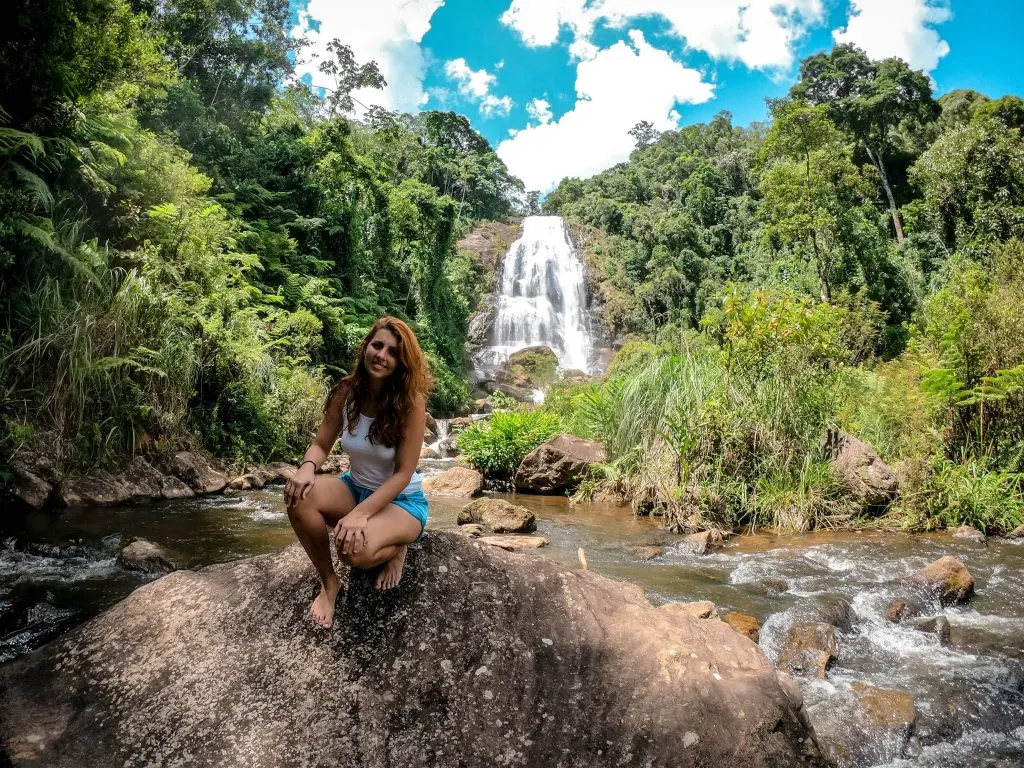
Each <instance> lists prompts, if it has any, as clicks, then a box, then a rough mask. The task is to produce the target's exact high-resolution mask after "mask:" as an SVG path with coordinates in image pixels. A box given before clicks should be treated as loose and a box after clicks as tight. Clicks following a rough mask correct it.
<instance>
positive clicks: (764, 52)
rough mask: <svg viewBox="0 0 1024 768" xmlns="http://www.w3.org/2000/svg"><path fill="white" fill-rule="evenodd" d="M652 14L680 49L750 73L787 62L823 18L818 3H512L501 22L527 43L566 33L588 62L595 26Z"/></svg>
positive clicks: (788, 0) (574, 50)
mask: <svg viewBox="0 0 1024 768" xmlns="http://www.w3.org/2000/svg"><path fill="white" fill-rule="evenodd" d="M651 16H656V17H660V18H662V19H663V20H665V21H667V22H668V26H669V31H670V32H671V33H672V34H673V35H675V36H676V37H679V38H681V39H683V40H685V41H686V45H687V46H689V47H690V48H693V49H695V50H700V51H703V52H704V53H707V54H708V55H709V56H711V57H712V58H716V59H724V60H726V61H739V62H742V63H743V64H745V65H747V66H748V67H751V68H755V69H781V68H787V67H789V66H791V65H792V64H793V47H794V44H795V43H796V41H797V40H798V39H799V38H800V37H801V36H802V35H803V34H804V32H805V31H806V29H807V27H808V26H809V25H810V24H813V23H816V22H820V21H821V20H822V18H823V16H824V7H823V3H822V0H593V1H592V2H588V0H512V3H511V5H510V6H509V7H508V9H507V10H506V11H505V13H504V14H502V17H501V20H502V22H504V23H505V24H506V25H508V26H510V27H512V28H513V29H514V30H516V32H518V33H519V36H520V37H521V38H522V39H523V42H525V43H526V44H527V45H531V46H546V45H552V44H553V43H555V42H556V41H557V40H558V37H559V34H560V33H561V31H562V30H563V28H564V29H568V30H569V32H570V34H571V36H572V38H573V40H572V43H571V45H570V52H571V53H572V55H573V56H574V57H575V58H577V59H581V60H587V59H590V58H593V56H594V55H596V53H597V49H596V48H595V47H594V45H593V43H592V42H591V41H590V36H591V34H592V33H593V31H594V28H595V26H596V25H597V24H599V23H604V24H606V25H607V26H611V27H623V26H626V25H627V24H628V23H629V22H630V21H631V20H634V19H639V18H643V17H651Z"/></svg>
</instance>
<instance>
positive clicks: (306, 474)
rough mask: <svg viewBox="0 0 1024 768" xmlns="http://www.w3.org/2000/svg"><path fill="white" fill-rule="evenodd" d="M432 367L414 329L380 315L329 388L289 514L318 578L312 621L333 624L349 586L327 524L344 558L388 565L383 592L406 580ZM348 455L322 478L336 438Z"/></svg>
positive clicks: (417, 518) (290, 488)
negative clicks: (341, 466)
mask: <svg viewBox="0 0 1024 768" xmlns="http://www.w3.org/2000/svg"><path fill="white" fill-rule="evenodd" d="M429 387H430V371H429V369H428V367H427V363H426V359H425V358H424V355H423V352H422V351H421V350H420V345H419V342H418V341H417V340H416V336H415V335H414V334H413V332H412V329H411V328H409V326H408V325H406V324H405V323H403V322H402V321H401V320H398V319H396V318H394V317H382V318H381V319H380V320H378V321H377V322H376V323H375V324H374V326H373V328H371V329H370V332H369V333H368V334H367V335H366V338H364V339H363V342H362V344H361V345H360V347H359V357H358V360H357V363H356V365H355V369H354V370H353V371H352V373H350V374H349V375H348V376H345V377H344V378H343V379H341V380H340V381H339V382H338V383H337V384H336V385H335V386H334V389H333V390H331V393H330V395H329V396H328V398H327V404H326V405H325V406H324V420H323V422H322V423H321V424H320V427H319V429H317V432H316V437H315V438H314V440H313V443H312V445H310V446H309V448H308V449H307V450H306V454H305V456H303V461H302V464H300V465H299V470H298V472H296V473H295V475H294V476H293V477H292V478H291V479H290V480H289V481H288V482H287V483H285V489H284V498H285V504H286V505H287V506H288V518H289V520H291V523H292V528H294V529H295V534H296V536H298V538H299V541H300V542H302V546H303V548H304V549H305V550H306V554H307V555H309V559H310V560H312V561H313V566H314V567H315V568H316V570H317V573H319V574H320V582H321V585H322V586H321V589H320V594H319V595H317V596H316V598H315V599H314V600H313V604H312V605H311V606H310V609H309V611H310V613H311V614H312V616H313V620H314V621H315V622H316V623H317V624H319V625H321V626H323V627H330V626H331V625H332V624H333V622H334V601H335V599H336V598H337V596H338V589H339V588H340V586H341V583H340V581H339V580H338V575H337V574H336V573H335V572H334V567H333V565H332V564H331V551H330V548H329V543H328V540H327V537H326V536H324V534H325V533H326V530H325V528H326V527H333V529H334V530H333V532H332V534H331V537H332V539H333V540H334V543H335V546H336V547H337V548H338V556H339V557H340V558H341V560H342V562H344V563H346V564H347V565H349V566H351V567H353V568H361V569H368V568H375V567H377V566H383V567H382V568H381V571H380V573H379V574H378V576H377V580H376V587H377V588H378V589H390V588H392V587H394V586H396V585H397V584H398V582H399V580H400V579H401V578H402V567H403V566H404V565H405V555H406V552H407V551H408V545H409V544H411V543H412V542H413V541H415V540H416V539H418V538H419V537H420V535H421V534H422V533H423V528H424V527H425V526H426V524H427V499H426V497H425V496H424V495H423V491H422V487H421V486H422V477H421V476H420V475H419V474H418V473H417V472H416V464H417V462H418V461H419V457H420V447H421V446H422V444H423V433H424V429H425V427H426V421H427V412H426V404H425V401H426V393H427V390H428V389H429ZM339 434H341V446H342V448H343V449H344V451H345V453H347V454H348V455H349V459H350V462H351V463H350V469H349V471H348V472H346V473H345V474H344V475H342V476H341V477H340V478H338V477H324V476H321V477H316V470H317V468H318V467H319V466H320V465H321V464H322V463H323V462H324V460H325V459H326V458H327V455H328V454H329V453H330V451H331V448H332V447H333V446H334V442H335V440H337V439H338V435H339Z"/></svg>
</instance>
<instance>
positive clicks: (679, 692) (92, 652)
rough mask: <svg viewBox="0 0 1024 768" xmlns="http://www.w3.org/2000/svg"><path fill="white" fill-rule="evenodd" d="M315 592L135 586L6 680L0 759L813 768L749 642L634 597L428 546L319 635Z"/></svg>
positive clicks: (182, 583) (616, 586)
mask: <svg viewBox="0 0 1024 768" xmlns="http://www.w3.org/2000/svg"><path fill="white" fill-rule="evenodd" d="M316 591H317V582H316V577H315V575H314V573H313V571H312V568H311V567H310V565H309V563H308V561H307V559H306V557H305V554H304V553H303V552H302V550H301V549H300V548H299V547H298V546H297V545H296V546H292V547H290V548H289V549H287V550H285V551H284V552H281V553H279V554H273V555H265V556H260V557H255V558H250V559H247V560H242V561H238V562H235V563H231V564H228V565H222V566H215V567H212V568H209V569H206V570H203V571H200V572H191V571H179V572H177V573H174V574H171V575H169V576H166V577H164V578H162V579H159V580H157V581H155V582H152V583H150V584H148V585H146V586H144V587H141V588H139V589H137V590H136V591H135V592H134V593H132V594H131V596H129V597H128V598H127V599H125V600H124V601H122V602H121V603H119V604H118V605H116V606H115V607H114V608H112V609H110V610H108V611H107V612H105V613H103V614H101V615H99V616H97V617H96V618H94V619H92V620H90V621H89V622H87V623H86V624H84V625H82V626H80V627H79V628H77V629H75V630H73V631H72V632H70V633H68V634H67V635H65V636H64V637H63V638H61V639H60V640H58V641H56V642H54V643H52V644H50V645H48V646H46V647H44V648H42V649H40V650H38V651H36V652H34V653H31V654H29V655H27V656H24V657H22V658H21V659H19V660H17V661H15V662H13V663H12V664H9V665H7V666H5V667H2V668H0V692H2V693H0V743H2V745H3V747H4V749H5V750H6V752H7V754H8V755H17V756H18V757H19V760H20V761H21V762H25V763H26V764H35V765H46V766H50V767H51V768H65V767H67V768H71V767H72V766H73V767H74V768H79V767H80V766H82V765H97V766H98V765H117V766H121V765H125V764H128V765H147V764H152V765H172V764H178V765H189V766H197V767H198V766H212V765H216V766H224V767H225V768H230V766H241V765H245V766H251V767H252V768H263V767H264V766H267V767H269V766H273V767H274V768H278V767H279V766H285V767H287V766H299V765H322V766H333V765H337V766H347V765H363V766H384V765H396V766H398V765H400V766H403V768H417V767H418V766H437V767H438V768H446V767H447V766H462V767H464V768H477V767H480V768H482V767H483V766H487V768H490V766H493V765H498V764H500V765H505V766H522V768H528V767H530V766H545V767H546V768H561V767H564V768H569V767H570V766H571V767H572V768H577V767H578V768H590V767H591V766H594V767H595V768H600V767H602V766H621V767H622V768H626V767H627V766H629V767H630V768H632V766H643V765H650V766H667V765H673V766H680V767H683V766H688V767H690V768H696V766H704V765H721V766H733V767H735V768H754V766H773V767H777V768H785V767H786V766H823V765H824V761H823V760H822V759H821V757H820V755H819V752H818V746H817V743H816V741H815V740H814V738H813V735H812V733H811V732H810V731H809V730H808V728H807V726H806V720H805V719H804V716H803V713H802V709H801V703H802V696H801V694H800V692H799V690H798V689H797V688H796V686H795V685H794V684H793V683H792V681H790V680H789V679H788V678H787V677H785V676H784V675H780V674H778V673H777V672H776V671H775V669H774V668H773V667H772V665H771V664H770V663H769V662H768V661H767V659H765V658H764V657H763V656H762V654H761V652H760V651H759V650H758V648H757V647H756V646H755V645H754V644H752V643H749V642H746V641H741V640H740V639H739V638H737V637H736V635H735V634H734V633H733V632H732V630H730V629H729V628H728V627H727V626H725V625H724V624H722V623H721V622H717V621H700V620H695V619H691V618H689V617H686V616H678V615H672V614H670V613H669V612H666V611H663V610H658V609H655V608H653V607H652V606H651V605H650V604H649V603H648V602H647V601H646V599H645V598H644V596H643V593H642V590H640V589H639V588H637V587H635V586H632V585H628V584H622V583H618V582H612V581H610V580H607V579H604V578H602V577H600V576H598V575H596V574H594V573H593V572H590V571H571V570H566V569H565V568H563V567H561V566H559V565H557V564H556V563H554V562H552V561H550V560H547V559H545V558H538V557H524V556H520V555H514V554H508V553H504V552H501V551H500V550H497V549H494V548H491V547H482V546H479V545H477V544H475V543H474V541H473V540H471V539H466V538H464V537H459V536H453V535H450V534H433V535H431V536H428V537H427V538H426V539H424V540H423V541H422V542H420V543H419V544H417V545H416V546H414V547H412V548H411V551H410V553H409V558H408V560H407V564H406V574H405V579H404V581H403V583H402V585H401V586H399V588H398V589H397V590H395V591H393V592H388V593H385V594H381V593H379V592H378V591H377V590H375V589H373V586H372V574H364V573H361V572H354V573H352V574H351V575H346V576H345V577H343V586H342V593H341V595H340V597H339V600H338V606H337V614H336V616H335V629H333V630H324V629H322V628H318V627H315V626H314V625H313V624H312V623H311V622H310V621H309V617H308V604H309V600H310V597H311V596H312V595H313V594H315V593H316ZM442 608H443V609H442ZM210 713H216V716H211V715H210Z"/></svg>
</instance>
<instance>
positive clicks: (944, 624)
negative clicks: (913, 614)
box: [911, 616, 952, 648]
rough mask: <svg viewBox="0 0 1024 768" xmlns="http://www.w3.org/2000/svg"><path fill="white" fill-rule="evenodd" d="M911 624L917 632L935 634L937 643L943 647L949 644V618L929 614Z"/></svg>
mask: <svg viewBox="0 0 1024 768" xmlns="http://www.w3.org/2000/svg"><path fill="white" fill-rule="evenodd" d="M911 626H912V627H913V628H914V629H916V630H918V631H919V632H926V633H928V634H929V635H935V637H936V638H938V640H939V645H941V646H942V647H943V648H946V647H948V646H949V643H950V637H951V634H952V632H951V630H952V628H951V627H950V624H949V619H947V618H946V617H945V616H931V617H929V618H927V619H918V620H917V621H915V622H913V624H911Z"/></svg>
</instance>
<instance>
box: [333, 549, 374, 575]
mask: <svg viewBox="0 0 1024 768" xmlns="http://www.w3.org/2000/svg"><path fill="white" fill-rule="evenodd" d="M376 555H377V553H376V552H371V551H370V550H368V549H365V548H364V549H362V550H360V551H359V552H353V553H351V554H348V555H339V557H340V558H341V562H343V563H344V564H345V565H347V566H348V567H350V568H358V569H359V570H361V571H365V570H367V569H368V568H373V566H375V565H377V556H376Z"/></svg>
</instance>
